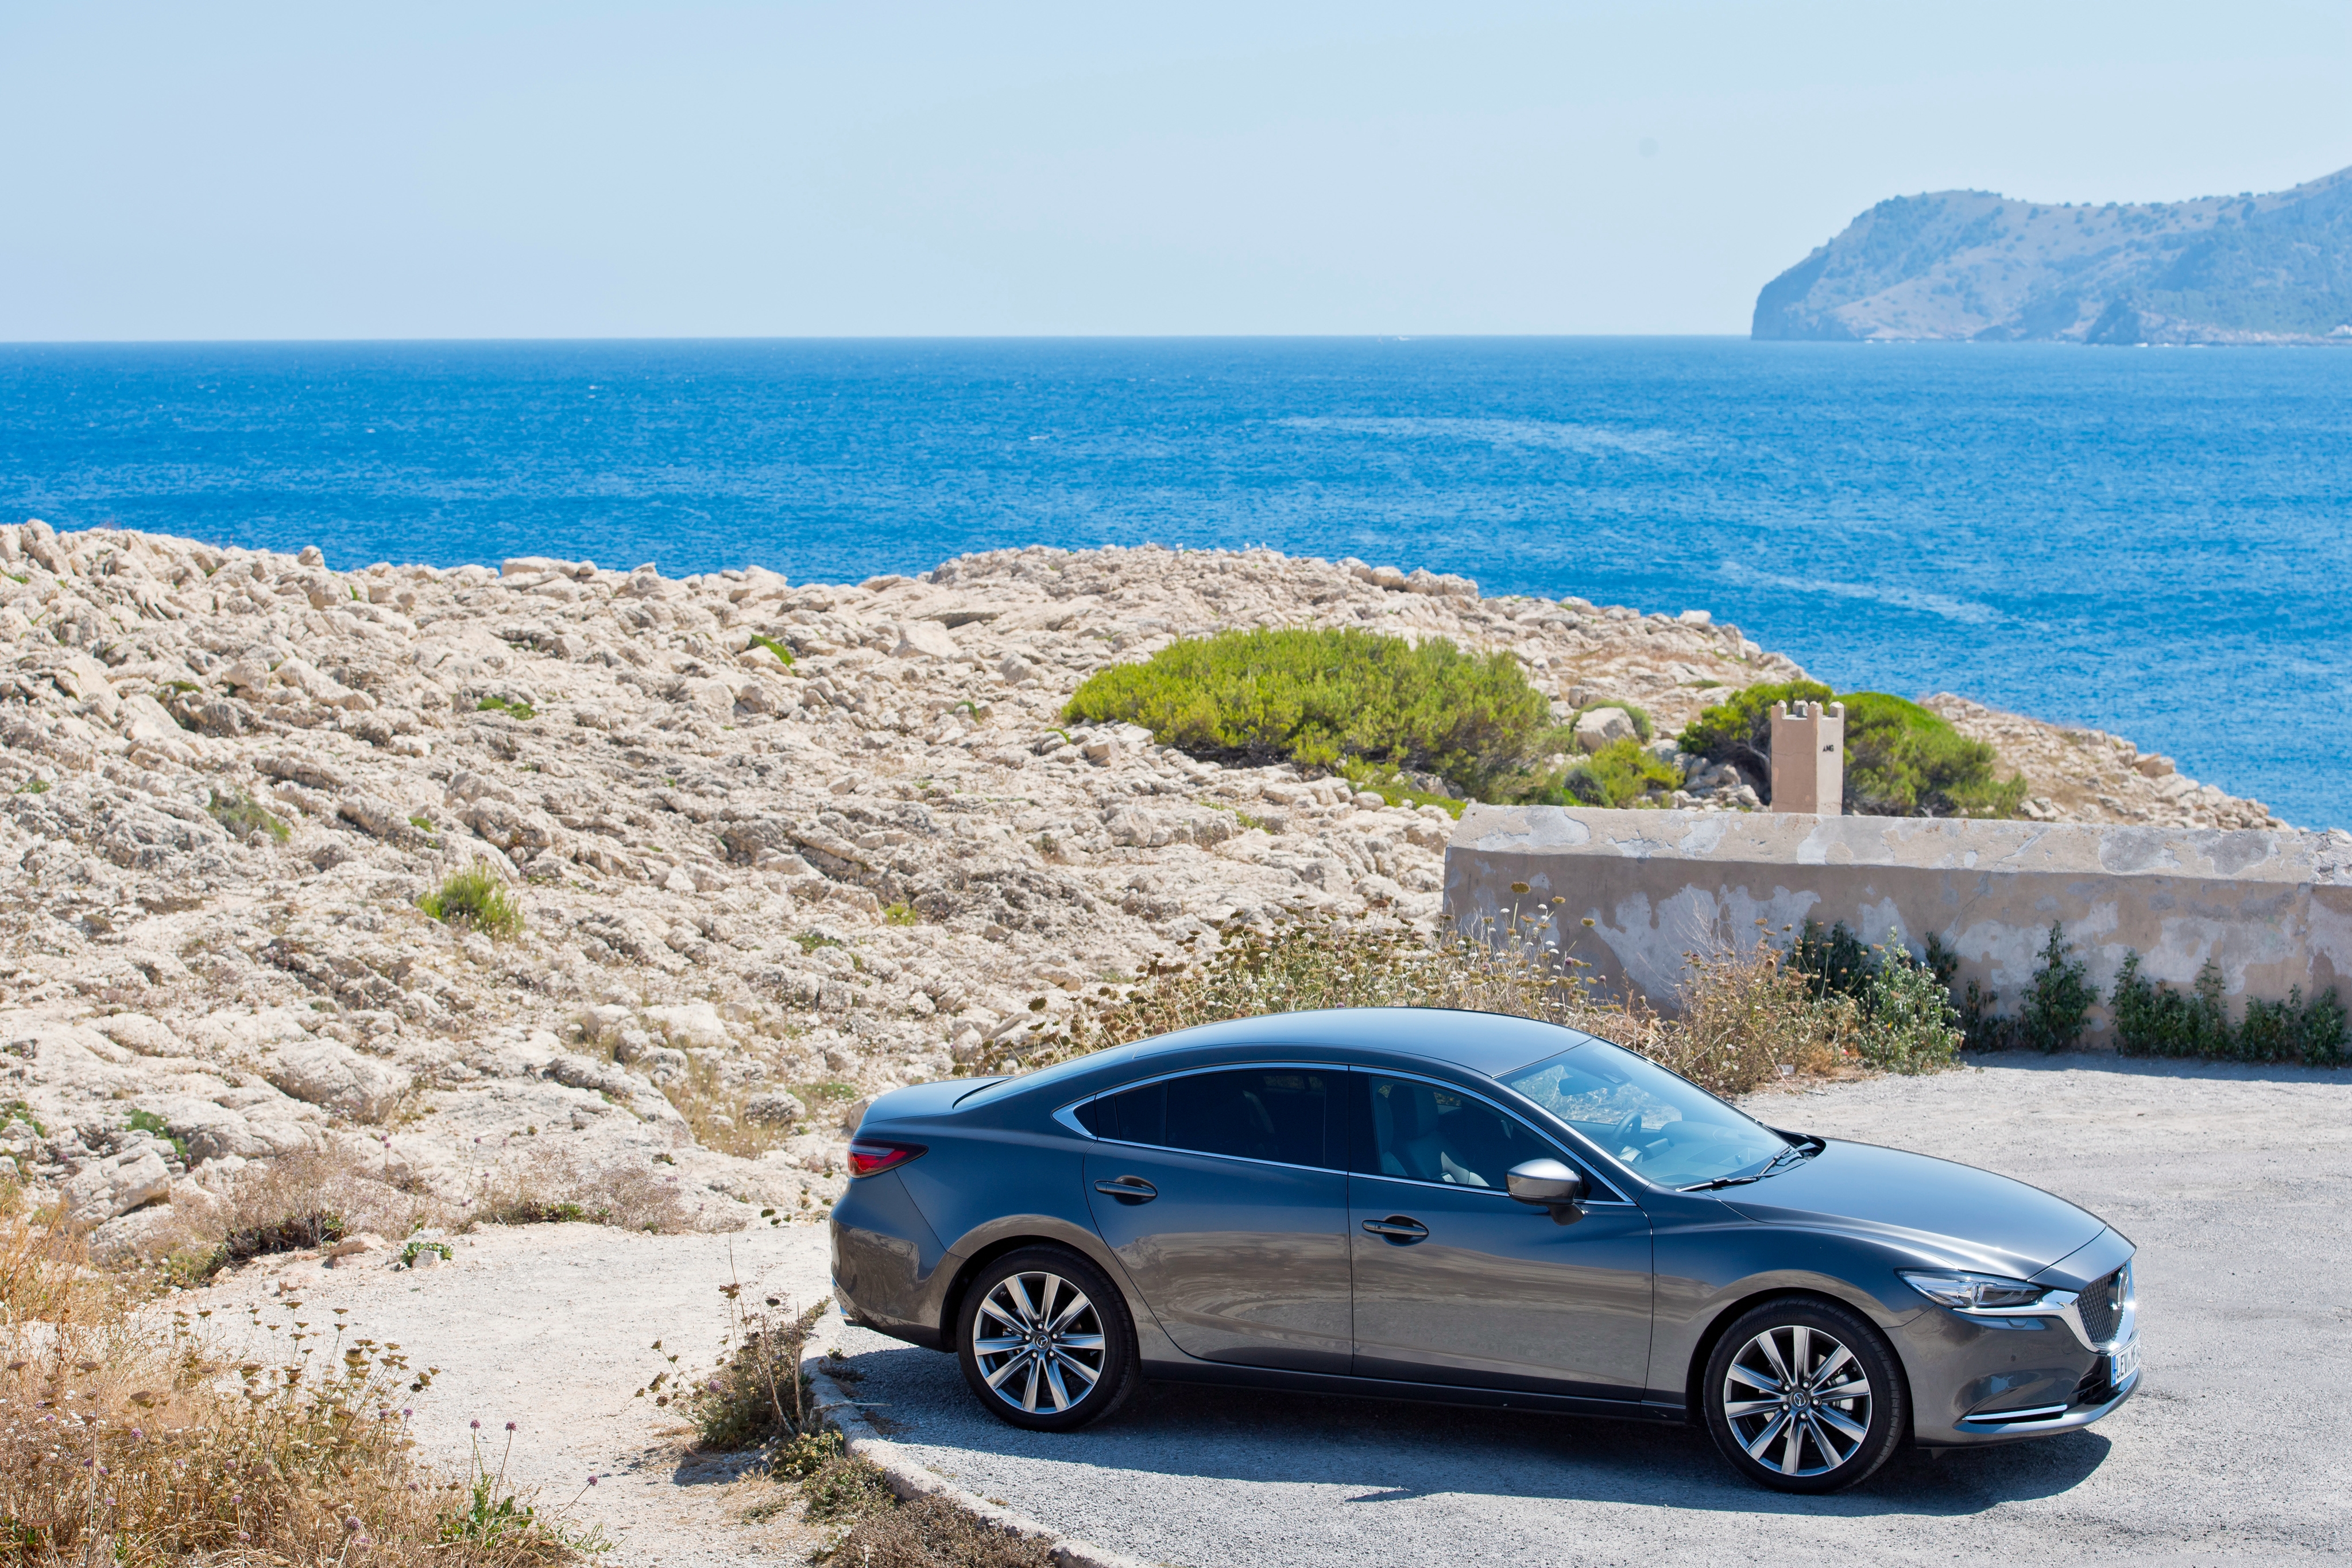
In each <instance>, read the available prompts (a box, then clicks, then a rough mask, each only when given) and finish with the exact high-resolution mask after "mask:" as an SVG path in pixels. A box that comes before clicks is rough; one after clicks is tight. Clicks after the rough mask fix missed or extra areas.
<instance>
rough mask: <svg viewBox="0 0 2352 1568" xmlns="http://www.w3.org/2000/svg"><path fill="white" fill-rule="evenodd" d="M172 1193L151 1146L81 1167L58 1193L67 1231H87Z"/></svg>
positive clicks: (159, 1157) (167, 1172)
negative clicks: (61, 1191)
mask: <svg viewBox="0 0 2352 1568" xmlns="http://www.w3.org/2000/svg"><path fill="white" fill-rule="evenodd" d="M171 1190H172V1172H171V1170H170V1168H169V1167H168V1166H165V1165H164V1164H163V1155H162V1154H160V1153H158V1152H157V1150H156V1148H155V1145H152V1144H142V1145H140V1146H139V1147H137V1148H135V1149H128V1150H125V1151H124V1152H123V1153H121V1154H120V1155H110V1157H108V1158H106V1159H102V1160H98V1161H95V1162H93V1163H91V1164H89V1165H87V1166H83V1167H82V1168H81V1169H80V1170H79V1171H78V1172H76V1173H75V1174H74V1176H72V1177H71V1178H69V1179H68V1181H67V1182H66V1184H65V1190H64V1191H63V1193H62V1194H60V1197H61V1199H62V1205H61V1207H62V1216H63V1218H64V1220H65V1223H66V1225H67V1226H68V1228H71V1229H73V1230H76V1231H82V1232H87V1231H90V1230H94V1229H96V1228H98V1227H99V1226H101V1225H103V1224H105V1223H106V1222H107V1221H108V1220H110V1219H112V1218H114V1217H115V1216H116V1215H118V1214H128V1213H130V1212H131V1210H132V1209H134V1208H137V1207H141V1206H142V1205H143V1204H150V1203H152V1202H154V1201H155V1200H156V1199H157V1198H160V1197H165V1196H167V1195H168V1194H169V1193H170V1192H171Z"/></svg>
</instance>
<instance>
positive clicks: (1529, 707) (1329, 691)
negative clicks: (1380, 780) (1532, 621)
mask: <svg viewBox="0 0 2352 1568" xmlns="http://www.w3.org/2000/svg"><path fill="white" fill-rule="evenodd" d="M1064 711H1065V716H1066V717H1067V718H1069V719H1070V720H1073V721H1079V722H1085V723H1089V724H1102V723H1110V722H1120V723H1128V724H1137V725H1141V726H1142V727H1145V728H1146V729H1149V730H1150V731H1151V733H1152V737H1153V738H1154V739H1155V740H1157V741H1158V742H1159V743H1160V744H1161V745H1163V746H1175V747H1181V749H1183V750H1185V751H1187V752H1190V753H1192V754H1193V755H1195V756H1200V757H1209V758H1221V759H1228V760H1242V761H1248V762H1255V763H1265V762H1274V761H1292V762H1297V763H1298V764H1300V765H1301V766H1302V767H1307V768H1333V769H1337V768H1340V767H1341V766H1342V765H1343V764H1344V763H1346V762H1347V761H1349V759H1361V760H1364V761H1369V762H1375V763H1388V764H1391V765H1392V766H1395V767H1399V768H1414V769H1417V770H1421V771H1426V772H1431V773H1435V774H1437V775H1439V776H1440V777H1442V778H1444V779H1446V780H1447V782H1448V783H1450V784H1451V785H1452V786H1453V787H1454V789H1456V790H1457V791H1459V792H1460V793H1461V794H1463V795H1465V796H1469V797H1474V798H1493V797H1494V796H1496V794H1498V793H1502V792H1507V790H1508V789H1510V788H1511V787H1512V786H1513V785H1514V784H1516V783H1518V782H1520V781H1522V780H1523V779H1524V776H1525V772H1526V769H1527V767H1528V762H1529V761H1530V759H1531V758H1535V757H1537V756H1539V755H1540V754H1541V752H1542V750H1543V749H1544V746H1545V743H1546V742H1547V741H1548V740H1549V739H1550V738H1551V737H1552V736H1553V734H1554V727H1553V725H1552V723H1551V705H1550V703H1549V700H1548V699H1547V698H1546V697H1545V696H1544V695H1543V694H1542V693H1541V692H1538V691H1537V690H1536V689H1535V687H1533V686H1531V685H1528V678H1527V674H1526V673H1525V671H1524V670H1523V669H1522V668H1521V666H1520V664H1519V663H1518V661H1517V659H1515V658H1513V657H1512V656H1511V655H1510V654H1508V653H1487V654H1479V653H1466V652H1465V651H1464V650H1463V649H1461V648H1458V647H1456V646H1455V645H1454V643H1450V642H1448V641H1446V640H1445V639H1444V638H1443V637H1432V638H1429V639H1427V640H1425V641H1423V642H1422V643H1407V642H1406V641H1404V640H1403V639H1402V638H1401V637H1384V636H1379V635H1376V634H1374V633H1372V632H1359V631H1355V630H1352V629H1348V630H1341V631H1324V632H1310V631H1288V632H1271V631H1257V632H1220V633H1218V634H1217V635H1215V636H1213V637H1202V638H1188V639H1186V640H1184V641H1182V642H1179V643H1171V644H1170V645H1169V646H1167V647H1165V648H1162V649H1160V651H1159V652H1158V653H1154V654H1152V655H1151V656H1150V658H1149V659H1146V660H1144V661H1143V662H1142V663H1140V664H1118V665H1114V666H1112V667H1111V668H1109V669H1107V670H1100V671H1097V672H1096V673H1095V674H1093V675H1090V676H1089V677H1087V680H1086V682H1085V683H1084V684H1083V685H1080V686H1079V687H1078V689H1077V691H1076V693H1075V694H1074V695H1072V696H1071V698H1070V702H1069V706H1068V707H1067V708H1066V710H1064Z"/></svg>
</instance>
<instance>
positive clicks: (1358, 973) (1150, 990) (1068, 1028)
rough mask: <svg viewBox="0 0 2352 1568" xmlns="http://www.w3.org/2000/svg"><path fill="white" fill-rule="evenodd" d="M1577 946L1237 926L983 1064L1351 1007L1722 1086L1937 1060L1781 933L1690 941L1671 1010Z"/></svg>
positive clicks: (1029, 1061) (1525, 939)
mask: <svg viewBox="0 0 2352 1568" xmlns="http://www.w3.org/2000/svg"><path fill="white" fill-rule="evenodd" d="M1194 945H1195V946H1197V943H1196V944H1194ZM1568 946H1571V945H1570V944H1567V943H1563V942H1562V941H1560V939H1559V933H1558V932H1557V931H1555V930H1554V929H1553V927H1552V911H1551V906H1548V905H1542V904H1538V905H1536V906H1535V907H1533V908H1532V909H1530V910H1528V911H1526V912H1524V913H1517V914H1514V915H1512V916H1511V917H1509V918H1508V919H1507V920H1505V921H1503V922H1501V923H1500V925H1499V926H1498V928H1497V929H1496V930H1495V931H1494V932H1492V933H1491V934H1479V935H1472V934H1467V933H1464V932H1461V931H1458V930H1457V931H1449V932H1446V933H1444V935H1442V936H1439V937H1437V938H1436V939H1434V940H1432V939H1429V938H1426V937H1423V936H1421V935H1419V934H1417V933H1415V932H1413V931H1412V930H1410V929H1408V928H1406V927H1404V926H1402V925H1385V926H1381V925H1349V924H1345V923H1341V922H1337V921H1331V920H1323V921H1312V922H1300V923H1296V924H1291V925H1283V926H1279V927H1276V928H1274V929H1272V930H1263V929H1258V928H1254V927H1234V928H1229V929H1228V930H1226V931H1225V932H1223V933H1222V934H1221V936H1219V938H1218V939H1217V940H1216V941H1215V942H1214V944H1213V946H1211V947H1210V949H1209V950H1208V951H1207V952H1206V953H1203V954H1200V955H1198V956H1192V955H1188V956H1186V957H1185V958H1184V959H1182V960H1181V961H1178V962H1174V963H1168V964H1163V965H1162V966H1160V967H1159V968H1157V969H1155V970H1154V971H1153V972H1152V973H1150V974H1149V975H1147V976H1146V977H1144V978H1143V980H1142V981H1141V982H1140V983H1139V984H1138V985H1136V986H1134V987H1131V988H1127V989H1125V990H1123V991H1122V990H1119V989H1118V988H1113V987H1109V986H1104V987H1101V988H1098V989H1097V994H1096V996H1095V997H1094V998H1091V1000H1090V1002H1089V1003H1087V1005H1084V1006H1082V1007H1081V1008H1080V1009H1076V1010H1074V1011H1071V1012H1067V1013H1064V1014H1061V1015H1059V1016H1058V1017H1055V1016H1051V1015H1049V1016H1047V1017H1044V1018H1041V1019H1039V1020H1038V1021H1037V1022H1036V1023H1034V1024H1033V1025H1031V1026H1030V1028H1029V1029H1027V1030H1022V1031H1019V1032H1016V1033H1014V1034H1013V1035H1010V1036H1007V1037H1005V1038H1004V1039H1003V1040H999V1041H997V1042H996V1043H995V1044H994V1045H993V1046H992V1048H991V1051H989V1053H988V1054H987V1055H986V1056H985V1057H984V1058H983V1059H982V1061H981V1062H980V1063H978V1064H977V1066H978V1068H979V1070H980V1071H990V1072H1003V1071H1022V1070H1024V1069H1027V1068H1034V1067H1041V1066H1045V1065H1046V1064H1048V1063H1051V1062H1054V1061H1062V1060H1064V1059H1066V1058H1067V1057H1071V1056H1076V1055H1080V1054H1083V1053H1085V1052H1087V1051H1100V1050H1103V1049H1106V1048H1108V1047H1109V1046H1114V1045H1121V1044H1125V1043H1126V1042H1128V1041H1129V1040H1142V1039H1147V1038H1149V1037H1150V1036H1153V1035H1159V1034H1164V1033H1167V1032H1169V1031H1171V1030H1179V1029H1189V1028H1192V1027H1193V1026H1196V1025H1199V1024H1205V1023H1214V1022H1218V1021H1221V1020H1223V1019H1236V1018H1249V1017H1255V1016H1258V1015H1261V1014H1265V1013H1274V1012H1293V1011H1298V1010H1302V1009H1313V1008H1345V1007H1422V1008H1456V1009H1465V1010H1467V1011H1473V1012H1492V1013H1507V1014H1512V1015H1515V1016H1517V1017H1520V1018H1532V1019H1543V1020H1544V1021H1545V1022H1548V1023H1556V1024H1561V1025H1564V1026H1566V1027H1568V1028H1570V1029H1577V1030H1584V1031H1585V1032H1587V1033H1590V1034H1595V1035H1599V1036H1600V1037H1601V1038H1602V1039H1604V1040H1613V1041H1615V1042H1616V1043H1617V1044H1620V1045H1622V1046H1625V1047H1626V1048H1628V1049H1629V1050H1633V1051H1640V1052H1641V1053H1642V1054H1643V1055H1644V1056H1647V1057H1649V1058H1650V1059H1651V1060H1653V1061H1656V1062H1658V1063H1660V1064H1661V1065H1663V1066H1664V1067H1667V1068H1670V1069H1672V1070H1673V1071H1676V1072H1679V1073H1681V1074H1682V1075H1683V1076H1684V1077H1685V1078H1688V1079H1689V1080H1691V1082H1695V1083H1697V1084H1699V1085H1701V1086H1702V1087H1704V1088H1706V1089H1709V1090H1712V1091H1714V1092H1717V1093H1718V1094H1739V1093H1745V1092H1748V1091H1749V1090H1751V1089H1754V1088H1756V1087H1758V1086H1759V1085H1760V1084H1762V1083H1765V1082H1769V1081H1771V1080H1773V1079H1774V1078H1777V1077H1782V1076H1792V1075H1805V1076H1822V1075H1830V1074H1835V1073H1839V1072H1846V1071H1862V1070H1864V1069H1865V1068H1866V1067H1867V1066H1869V1065H1870V1064H1872V1063H1873V1062H1874V1061H1887V1063H1888V1064H1890V1065H1898V1066H1903V1067H1906V1069H1910V1068H1914V1067H1916V1066H1920V1065H1934V1063H1931V1062H1926V1061H1914V1060H1913V1058H1911V1057H1909V1056H1905V1057H1901V1058H1889V1057H1888V1055H1887V1053H1885V1052H1884V1051H1878V1050H1876V1049H1874V1048H1875V1045H1876V1041H1875V1040H1874V1035H1873V1027H1874V1026H1873V1020H1872V1019H1870V1017H1869V1016H1867V1015H1866V1014H1865V1013H1864V1011H1863V1010H1862V1009H1860V1008H1859V1007H1858V1006H1857V1005H1856V1004H1855V1002H1854V1000H1853V998H1849V997H1844V996H1839V995H1834V994H1832V995H1830V996H1827V997H1820V996H1816V995H1815V994H1814V990H1813V988H1812V987H1811V984H1810V983H1809V982H1808V980H1807V979H1806V978H1805V977H1803V976H1802V975H1800V974H1798V973H1797V972H1796V971H1795V970H1794V969H1793V968H1791V967H1790V966H1789V964H1788V963H1787V961H1786V957H1787V956H1786V955H1785V954H1783V953H1781V952H1780V951H1779V950H1778V949H1776V948H1774V947H1773V946H1770V945H1769V943H1767V944H1759V945H1755V946H1750V947H1748V949H1747V950H1746V951H1745V952H1742V951H1740V950H1738V947H1737V946H1735V945H1734V944H1732V943H1730V942H1728V941H1727V942H1725V943H1723V944H1722V946H1721V947H1720V949H1719V950H1718V951H1717V952H1715V953H1710V954H1693V955H1690V956H1689V961H1688V967H1687V968H1686V969H1685V973H1684V977H1683V980H1682V983H1681V986H1680V988H1679V991H1678V994H1677V996H1676V997H1675V1003H1676V1006H1675V1013H1674V1015H1673V1016H1667V1015H1665V1014H1664V1013H1662V1012H1660V1011H1659V1010H1658V1009H1656V1008H1654V1007H1653V1006H1652V1005H1651V1004H1650V1002H1649V1000H1648V999H1647V998H1643V997H1641V996H1639V995H1635V996H1633V997H1631V998H1625V999H1623V1000H1603V999H1601V998H1599V997H1597V996H1596V995H1595V994H1594V992H1593V990H1592V988H1591V985H1590V984H1589V983H1588V982H1587V981H1586V980H1585V978H1584V977H1583V974H1582V969H1583V965H1582V964H1581V963H1580V962H1579V961H1578V960H1576V959H1574V958H1572V957H1570V958H1563V957H1562V956H1561V955H1562V952H1563V949H1564V948H1566V947H1568ZM1042 1000H1043V998H1041V1001H1042ZM1957 1039H1958V1037H1957V1035H1955V1036H1954V1037H1953V1043H1954V1044H1957ZM1783 1069H1786V1070H1788V1071H1786V1072H1783V1071H1782V1070H1783Z"/></svg>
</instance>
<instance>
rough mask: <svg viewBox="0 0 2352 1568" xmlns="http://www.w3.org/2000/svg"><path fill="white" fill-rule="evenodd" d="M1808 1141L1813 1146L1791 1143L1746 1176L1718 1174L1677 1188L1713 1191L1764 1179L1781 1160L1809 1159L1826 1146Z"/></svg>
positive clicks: (1818, 1142)
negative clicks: (1759, 1168)
mask: <svg viewBox="0 0 2352 1568" xmlns="http://www.w3.org/2000/svg"><path fill="white" fill-rule="evenodd" d="M1806 1142H1808V1143H1810V1144H1811V1145H1813V1146H1812V1147H1811V1148H1807V1147H1805V1146H1804V1145H1802V1144H1790V1145H1789V1146H1788V1147H1787V1148H1785V1149H1782V1150H1781V1151H1780V1153H1779V1154H1777V1155H1773V1156H1772V1157H1771V1158H1770V1159H1769V1160H1766V1161H1765V1162H1764V1168H1763V1169H1761V1170H1759V1171H1751V1172H1749V1173H1748V1175H1746V1176H1717V1177H1716V1178H1715V1179H1714V1180H1713V1181H1702V1182H1695V1183H1693V1184H1692V1185H1691V1186H1685V1187H1678V1188H1676V1189H1675V1190H1676V1191H1679V1192H1713V1191H1715V1190H1716V1189H1717V1187H1726V1186H1747V1185H1748V1183H1749V1182H1754V1181H1762V1180H1763V1179H1764V1178H1765V1177H1766V1176H1770V1175H1772V1174H1773V1173H1774V1172H1775V1171H1778V1170H1779V1169H1780V1162H1781V1161H1783V1160H1809V1159H1811V1158H1812V1157H1813V1156H1814V1155H1817V1154H1820V1153H1821V1152H1822V1148H1823V1147H1825V1146H1826V1145H1823V1144H1822V1141H1821V1140H1820V1139H1819V1138H1810V1139H1808V1140H1806Z"/></svg>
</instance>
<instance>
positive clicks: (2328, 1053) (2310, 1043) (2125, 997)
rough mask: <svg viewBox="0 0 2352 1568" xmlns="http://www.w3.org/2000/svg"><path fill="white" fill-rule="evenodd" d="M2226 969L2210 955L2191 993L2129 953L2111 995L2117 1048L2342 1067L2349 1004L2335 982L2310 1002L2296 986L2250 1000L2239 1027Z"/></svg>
mask: <svg viewBox="0 0 2352 1568" xmlns="http://www.w3.org/2000/svg"><path fill="white" fill-rule="evenodd" d="M2221 987H2222V980H2221V966H2220V965H2218V964H2216V963H2214V962H2213V961H2212V960H2211V959H2210V958H2208V959H2207V960H2206V961H2205V966H2204V967H2203V968H2201V969H2200V970H2198V972H2197V982H2196V984H2195V986H2194V987H2193V988H2191V989H2190V991H2189V994H2188V995H2187V996H2182V995H2181V994H2180V993H2179V992H2178V991H2176V990H2174V989H2173V988H2171V987H2169V986H2163V985H2158V984H2155V983H2153V982H2151V981H2150V980H2149V979H2148V978H2147V976H2146V975H2144V974H2142V973H2141V972H2140V957H2139V955H2138V954H2137V953H2136V952H2135V953H2131V954H2127V955H2126V956H2125V958H2124V967H2123V972H2122V973H2121V974H2119V975H2117V976H2116V988H2115V994H2114V996H2113V997H2112V998H2111V999H2110V1001H2109V1007H2110V1009H2112V1011H2113V1012H2114V1015H2115V1020H2116V1050H2117V1051H2121V1052H2122V1053H2123V1054H2124V1055H2126V1056H2189V1057H2207V1058H2211V1059H2216V1060H2220V1061H2299V1062H2304V1063H2306V1064H2308V1065H2310V1066H2313V1067H2338V1066H2341V1065H2343V1063H2344V1061H2345V1060H2346V1057H2347V1051H2346V1049H2345V1047H2346V1044H2347V1040H2346V1028H2345V1016H2344V1005H2343V1003H2342V1002H2340V1001H2339V1000H2337V999H2336V988H2335V987H2333V986H2330V987H2329V988H2327V989H2326V991H2324V992H2322V993H2321V994H2320V995H2319V996H2317V997H2315V998H2312V1000H2310V1001H2309V1002H2305V1000H2304V999H2303V988H2302V987H2300V986H2297V987H2295V988H2294V989H2292V990H2290V991H2289V992H2288V993H2287V998H2286V1000H2284V1001H2283V1002H2266V1001H2262V1000H2260V999H2257V998H2248V999H2247V1002H2246V1016H2245V1019H2243V1021H2242V1022H2241V1023H2239V1024H2238V1025H2237V1026H2236V1027H2234V1028H2232V1027H2231V1023H2230V1015H2229V1013H2228V1010H2227V1009H2226V1008H2225V1006H2224V1004H2223V1001H2222V996H2221Z"/></svg>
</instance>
